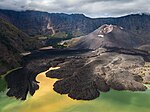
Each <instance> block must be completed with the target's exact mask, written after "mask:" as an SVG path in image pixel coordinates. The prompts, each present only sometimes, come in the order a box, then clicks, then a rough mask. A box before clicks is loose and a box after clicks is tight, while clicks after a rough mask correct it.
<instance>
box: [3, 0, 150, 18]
mask: <svg viewBox="0 0 150 112" xmlns="http://www.w3.org/2000/svg"><path fill="white" fill-rule="evenodd" d="M0 7H1V8H3V9H12V10H41V11H47V12H56V13H57V12H63V13H68V14H71V13H83V14H85V15H87V16H90V17H106V16H121V15H126V14H130V13H140V12H150V8H149V7H150V0H0Z"/></svg>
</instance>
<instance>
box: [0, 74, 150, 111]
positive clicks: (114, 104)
mask: <svg viewBox="0 0 150 112" xmlns="http://www.w3.org/2000/svg"><path fill="white" fill-rule="evenodd" d="M36 80H37V81H39V82H40V84H39V86H40V89H39V90H37V91H36V93H35V95H34V96H32V97H31V96H28V98H27V100H26V101H19V100H16V99H15V98H10V97H7V96H6V95H5V93H4V92H1V93H0V112H150V90H147V91H145V92H130V91H115V90H111V91H110V92H108V93H101V95H100V97H99V98H97V99H95V100H92V101H77V100H72V99H70V98H69V97H68V96H67V95H59V94H57V93H56V92H54V91H53V84H54V82H55V81H56V79H50V78H47V77H46V76H45V72H43V73H41V74H39V75H38V76H37V78H36Z"/></svg>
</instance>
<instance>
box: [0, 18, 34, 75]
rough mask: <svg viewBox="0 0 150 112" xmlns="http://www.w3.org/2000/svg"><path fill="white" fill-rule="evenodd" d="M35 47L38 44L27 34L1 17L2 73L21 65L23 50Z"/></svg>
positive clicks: (0, 66)
mask: <svg viewBox="0 0 150 112" xmlns="http://www.w3.org/2000/svg"><path fill="white" fill-rule="evenodd" d="M34 48H36V45H35V43H34V42H33V41H32V40H31V39H30V37H29V36H28V35H27V34H25V33H24V32H22V31H20V30H19V29H18V28H16V27H15V26H14V25H12V24H10V23H8V22H6V21H4V20H2V19H0V75H1V74H3V73H5V72H6V71H8V70H11V69H13V68H16V67H18V66H19V65H20V61H21V56H20V53H21V52H25V51H26V50H30V49H34Z"/></svg>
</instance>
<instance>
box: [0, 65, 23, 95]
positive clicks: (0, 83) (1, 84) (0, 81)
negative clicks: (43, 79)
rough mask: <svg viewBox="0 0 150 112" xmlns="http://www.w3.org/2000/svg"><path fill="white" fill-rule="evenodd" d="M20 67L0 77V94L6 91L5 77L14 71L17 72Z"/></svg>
mask: <svg viewBox="0 0 150 112" xmlns="http://www.w3.org/2000/svg"><path fill="white" fill-rule="evenodd" d="M20 68H22V67H18V68H15V69H12V70H9V71H8V72H7V73H5V74H3V75H0V92H2V91H5V90H6V87H7V83H6V81H5V76H6V75H7V74H9V73H11V72H13V71H15V70H18V69H20Z"/></svg>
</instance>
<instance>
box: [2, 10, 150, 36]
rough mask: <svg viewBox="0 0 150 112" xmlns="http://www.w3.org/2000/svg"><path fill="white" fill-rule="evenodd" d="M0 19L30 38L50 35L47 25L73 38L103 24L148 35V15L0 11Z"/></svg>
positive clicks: (149, 16)
mask: <svg viewBox="0 0 150 112" xmlns="http://www.w3.org/2000/svg"><path fill="white" fill-rule="evenodd" d="M0 18H4V19H5V20H7V21H9V22H10V23H12V24H13V25H15V26H16V27H18V28H19V29H21V30H22V31H24V32H25V33H27V34H28V35H30V36H35V35H51V34H52V30H48V29H47V26H48V24H49V25H50V26H51V27H52V28H53V29H54V30H55V32H56V33H57V32H64V33H66V34H72V35H73V36H74V37H77V36H82V35H86V34H88V33H90V32H92V31H94V30H96V29H97V28H98V27H100V26H101V25H103V24H114V25H118V26H121V27H124V28H125V29H127V30H129V31H131V32H134V33H137V34H140V35H143V37H145V38H147V37H149V34H150V33H149V32H150V31H149V30H148V29H150V25H149V23H150V15H148V14H144V13H143V14H131V15H126V16H122V17H108V18H90V17H86V16H85V15H83V14H64V13H48V12H40V11H22V12H19V11H12V10H0ZM135 20H136V21H135Z"/></svg>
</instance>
